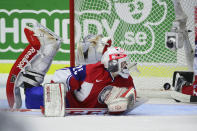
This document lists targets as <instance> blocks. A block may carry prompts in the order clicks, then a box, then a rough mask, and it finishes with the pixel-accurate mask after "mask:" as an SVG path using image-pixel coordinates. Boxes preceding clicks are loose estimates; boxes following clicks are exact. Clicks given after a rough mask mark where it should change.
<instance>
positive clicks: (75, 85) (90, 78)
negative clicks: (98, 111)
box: [66, 62, 134, 108]
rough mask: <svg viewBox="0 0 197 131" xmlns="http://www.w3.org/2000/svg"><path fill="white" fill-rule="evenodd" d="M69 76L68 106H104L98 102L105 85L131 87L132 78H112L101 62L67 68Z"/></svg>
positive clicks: (132, 85)
mask: <svg viewBox="0 0 197 131" xmlns="http://www.w3.org/2000/svg"><path fill="white" fill-rule="evenodd" d="M69 69H70V71H71V74H72V75H71V77H70V79H69V81H68V84H67V85H69V92H68V93H67V97H66V98H67V107H70V108H105V107H106V105H105V104H102V103H101V102H99V94H100V93H101V91H102V90H104V88H105V87H106V86H109V85H112V86H117V87H120V88H121V87H127V88H130V87H133V88H134V84H133V79H132V78H131V76H129V77H128V78H127V79H125V78H122V77H121V76H116V77H115V78H113V77H112V76H111V73H110V72H108V71H107V70H106V69H105V68H104V65H103V64H101V62H98V63H96V64H89V65H83V66H77V67H74V68H69Z"/></svg>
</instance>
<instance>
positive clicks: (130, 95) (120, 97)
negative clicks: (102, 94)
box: [104, 87, 136, 113]
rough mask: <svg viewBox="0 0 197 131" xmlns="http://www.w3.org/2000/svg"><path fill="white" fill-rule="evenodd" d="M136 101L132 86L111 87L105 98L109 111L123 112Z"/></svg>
mask: <svg viewBox="0 0 197 131" xmlns="http://www.w3.org/2000/svg"><path fill="white" fill-rule="evenodd" d="M135 101H136V94H135V89H134V88H129V89H128V88H119V87H113V88H112V90H111V91H110V92H109V93H108V95H107V96H106V98H105V101H104V103H105V104H107V106H108V110H109V112H111V113H113V112H116V113H118V112H120V113H121V112H124V111H127V110H129V109H131V108H132V107H133V106H134V104H135Z"/></svg>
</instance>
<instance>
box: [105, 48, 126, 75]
mask: <svg viewBox="0 0 197 131" xmlns="http://www.w3.org/2000/svg"><path fill="white" fill-rule="evenodd" d="M101 63H102V64H104V67H105V68H106V69H107V70H108V71H109V72H112V73H117V74H119V75H120V76H122V77H123V78H128V76H129V69H128V56H127V54H126V53H125V51H124V50H123V49H122V48H120V47H109V48H108V49H107V51H106V52H105V53H104V54H103V56H102V58H101Z"/></svg>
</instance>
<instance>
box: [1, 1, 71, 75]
mask: <svg viewBox="0 0 197 131" xmlns="http://www.w3.org/2000/svg"><path fill="white" fill-rule="evenodd" d="M36 22H39V23H41V24H43V25H45V26H47V27H48V28H49V29H51V30H52V31H54V32H55V33H56V34H58V35H59V36H61V37H62V38H63V39H64V40H63V42H62V45H61V49H60V51H59V52H58V53H57V55H56V56H55V60H56V61H64V62H65V61H69V57H70V54H69V47H70V46H69V41H70V40H69V37H70V36H69V0H56V1H54V0H41V1H40V0H15V1H14V0H6V1H4V0H3V1H0V66H1V68H0V73H8V72H9V69H10V68H11V66H12V64H13V62H14V61H15V60H16V59H17V58H18V56H19V55H20V54H21V52H22V51H23V50H24V48H25V47H26V46H27V45H28V42H27V39H26V37H25V34H24V31H23V30H24V27H25V26H26V24H27V23H36ZM65 65H66V62H65V64H64V66H65Z"/></svg>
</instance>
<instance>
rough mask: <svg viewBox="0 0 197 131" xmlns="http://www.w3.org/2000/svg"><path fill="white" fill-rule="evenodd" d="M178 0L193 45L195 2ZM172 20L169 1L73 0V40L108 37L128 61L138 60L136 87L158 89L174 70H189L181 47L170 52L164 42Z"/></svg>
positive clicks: (171, 4) (172, 15)
mask: <svg viewBox="0 0 197 131" xmlns="http://www.w3.org/2000/svg"><path fill="white" fill-rule="evenodd" d="M180 3H181V6H182V8H183V10H184V12H185V14H186V15H187V16H188V20H187V29H189V30H192V32H191V33H189V40H190V42H191V43H192V44H193V43H194V33H195V32H194V25H195V24H194V9H195V5H196V6H197V1H196V0H180ZM70 13H72V12H70ZM174 20H175V9H174V4H173V1H172V0H75V1H74V20H73V22H74V24H75V37H74V41H75V43H77V42H78V41H80V40H81V39H82V38H83V37H85V36H87V35H88V34H95V35H96V34H102V35H104V36H109V37H111V38H112V40H113V45H114V46H120V47H122V48H124V49H125V50H126V51H127V52H128V54H129V58H130V60H131V62H136V63H138V65H137V68H138V69H139V71H140V73H135V72H133V73H132V74H131V75H132V77H133V78H134V83H135V86H136V88H137V90H143V92H146V90H150V89H151V90H152V92H154V91H158V90H159V91H161V90H162V89H163V84H164V83H166V82H168V83H172V75H173V72H174V71H186V70H189V68H188V67H187V62H186V58H185V53H184V48H183V49H179V50H177V51H172V50H170V49H169V48H167V47H166V44H165V35H166V32H169V31H170V30H171V27H172V23H173V21H174ZM71 32H74V31H73V30H72V29H71ZM193 45H194V44H193ZM146 94H148V93H146ZM159 95H160V94H159ZM150 96H152V93H151V92H150Z"/></svg>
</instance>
